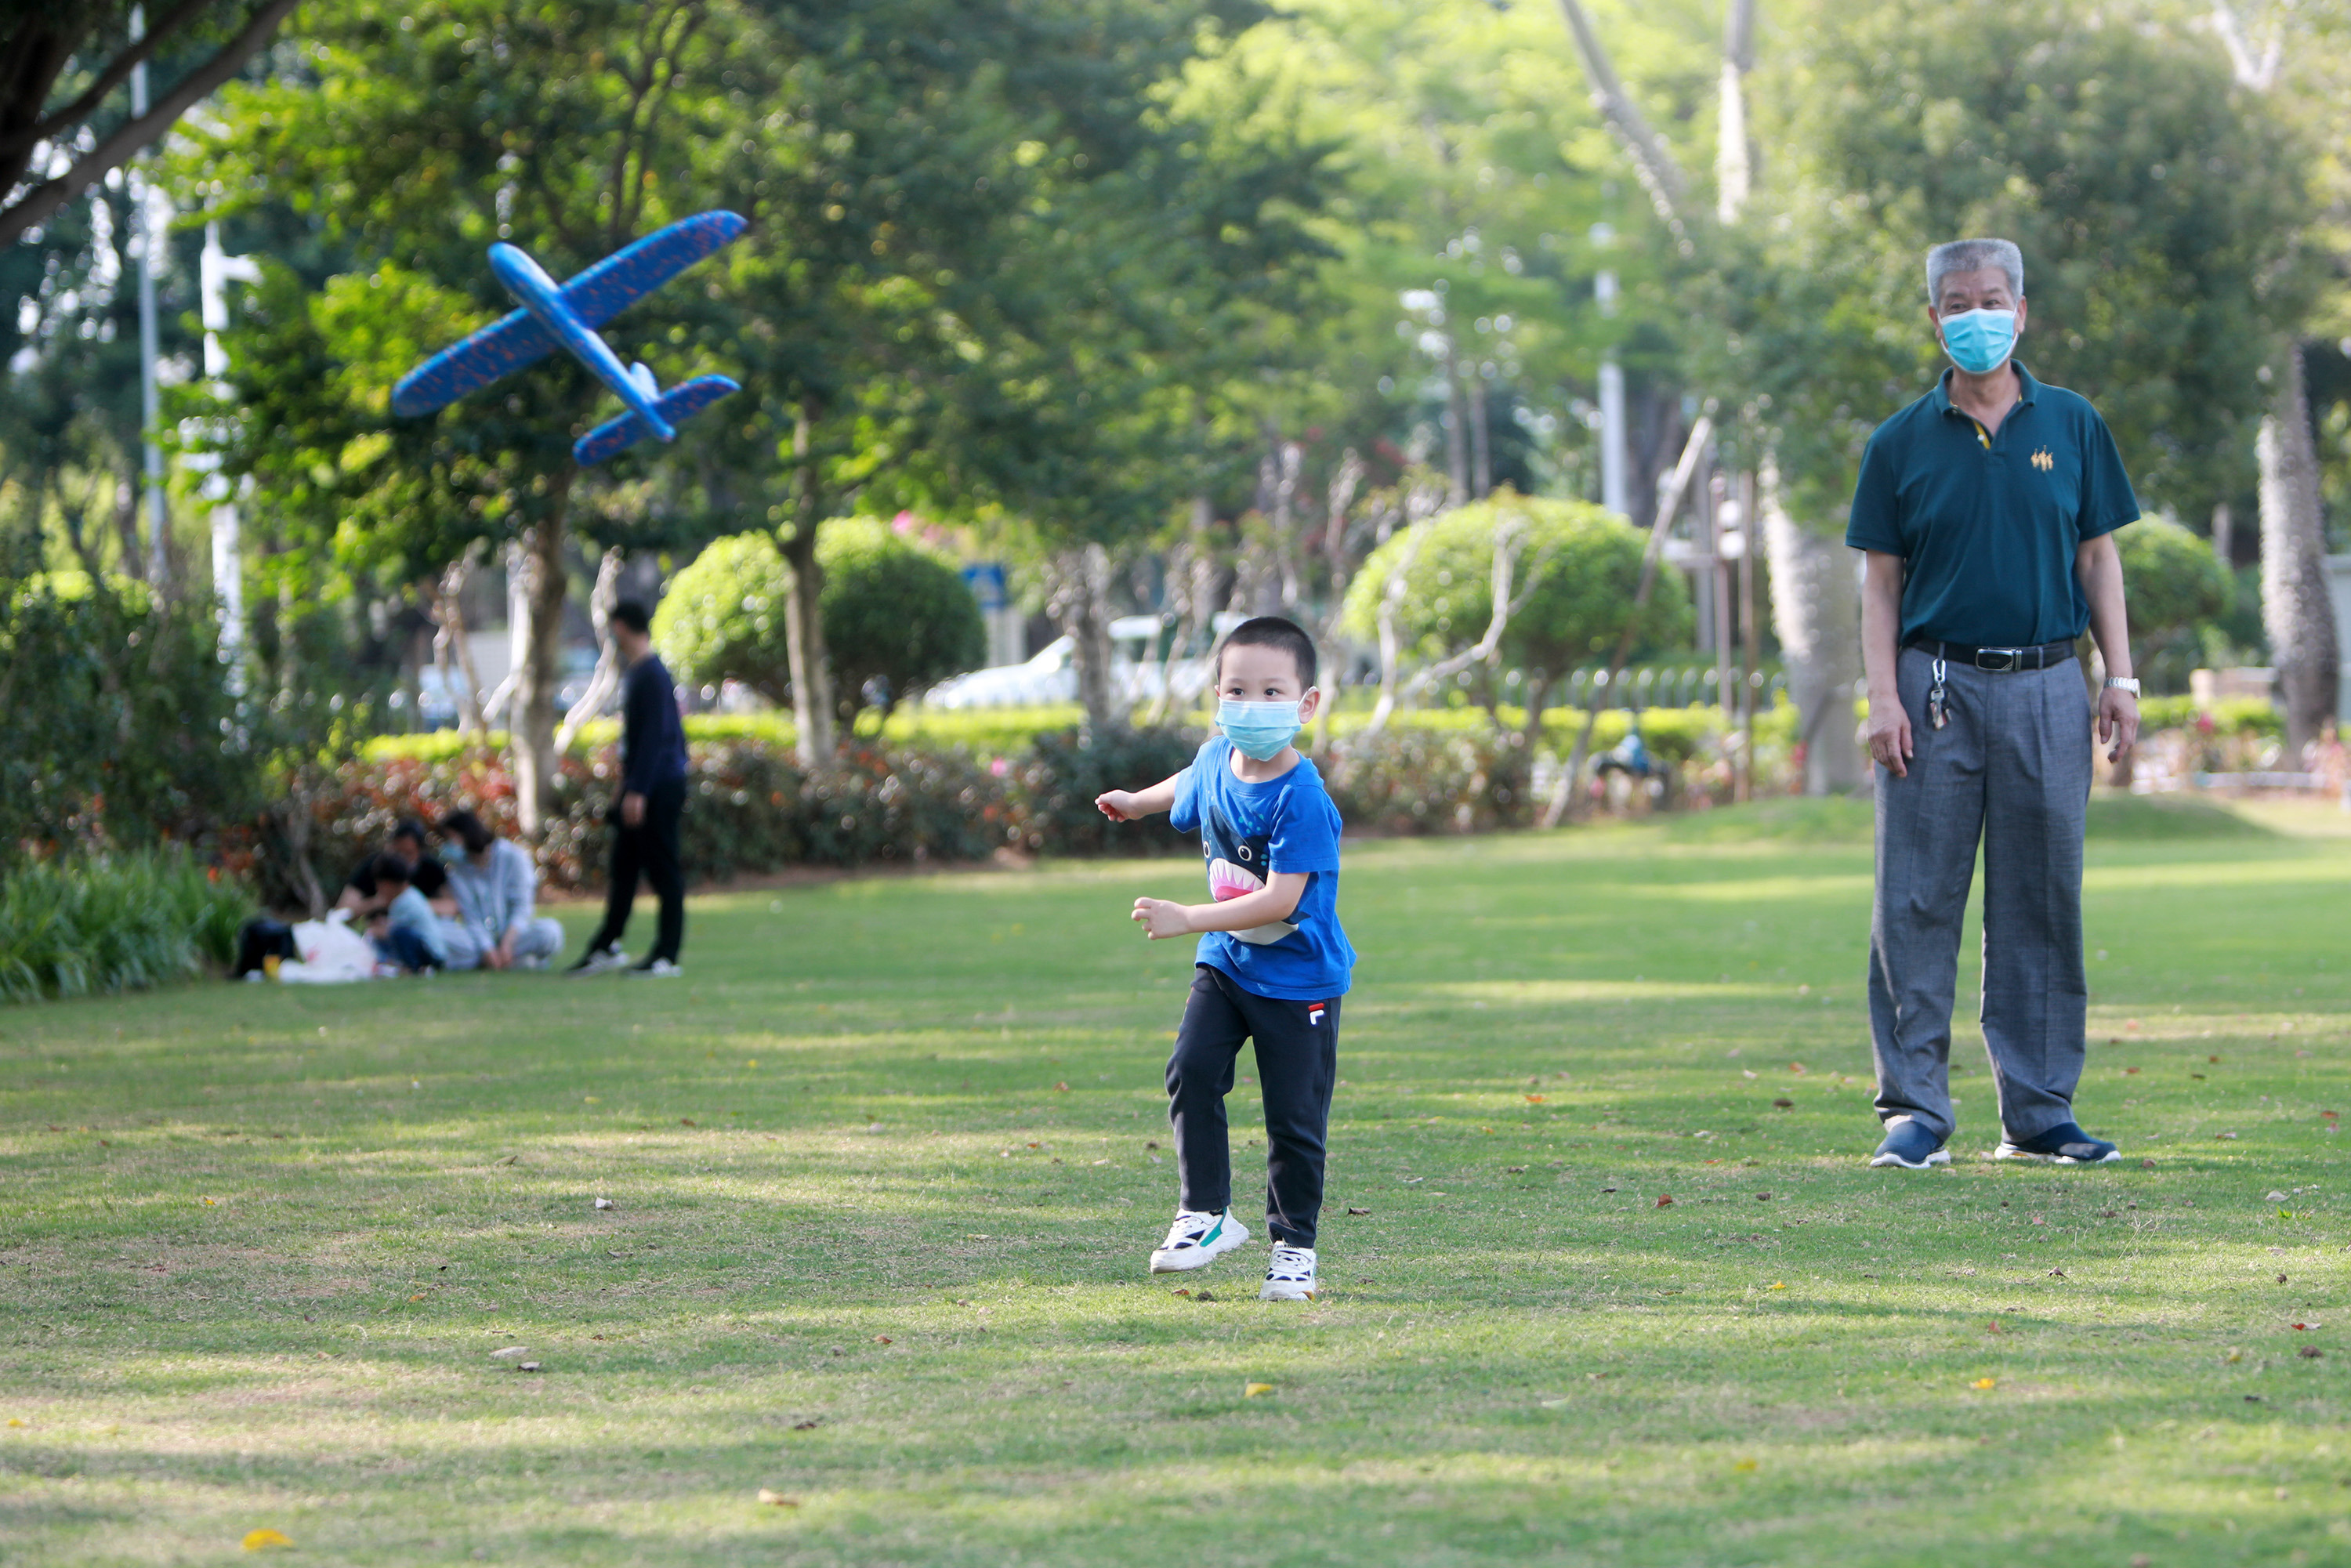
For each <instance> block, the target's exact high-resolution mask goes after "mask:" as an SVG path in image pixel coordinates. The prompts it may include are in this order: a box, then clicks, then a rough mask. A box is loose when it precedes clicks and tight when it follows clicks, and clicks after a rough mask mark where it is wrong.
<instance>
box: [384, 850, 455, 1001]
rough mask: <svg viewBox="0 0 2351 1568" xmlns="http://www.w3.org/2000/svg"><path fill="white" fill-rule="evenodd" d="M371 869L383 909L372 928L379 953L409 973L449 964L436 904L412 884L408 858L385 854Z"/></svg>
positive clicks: (440, 967) (445, 941)
mask: <svg viewBox="0 0 2351 1568" xmlns="http://www.w3.org/2000/svg"><path fill="white" fill-rule="evenodd" d="M369 869H370V870H371V872H372V873H374V878H375V896H376V903H377V904H378V907H379V909H380V910H381V913H380V914H379V915H377V916H376V920H375V922H374V923H373V925H371V929H370V931H369V935H370V936H371V937H373V938H374V941H375V952H376V956H377V957H378V958H381V960H382V961H383V962H385V963H387V964H397V965H399V966H400V967H402V969H404V970H406V971H408V972H409V973H410V974H416V973H420V972H422V971H423V970H426V969H442V968H446V967H448V965H449V946H448V939H447V938H446V937H444V936H442V934H441V922H440V921H439V920H438V919H436V918H435V917H434V914H433V905H432V904H430V903H429V902H427V900H426V899H425V896H424V894H422V893H420V892H418V891H417V890H416V889H415V888H414V887H412V886H411V885H409V883H410V879H411V877H412V876H413V873H412V872H410V870H409V868H408V862H406V861H404V860H402V859H401V858H400V857H399V856H398V855H394V854H382V855H378V856H377V857H376V859H375V864H374V865H373V866H372V867H371V868H369Z"/></svg>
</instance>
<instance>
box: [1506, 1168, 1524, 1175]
mask: <svg viewBox="0 0 2351 1568" xmlns="http://www.w3.org/2000/svg"><path fill="white" fill-rule="evenodd" d="M1502 1174H1503V1175H1504V1176H1524V1175H1526V1174H1527V1167H1526V1166H1503V1167H1502Z"/></svg>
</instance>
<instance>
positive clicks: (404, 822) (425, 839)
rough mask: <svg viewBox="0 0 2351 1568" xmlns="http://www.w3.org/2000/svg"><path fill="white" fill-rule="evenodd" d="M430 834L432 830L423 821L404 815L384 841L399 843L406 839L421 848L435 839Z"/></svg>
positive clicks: (393, 825)
mask: <svg viewBox="0 0 2351 1568" xmlns="http://www.w3.org/2000/svg"><path fill="white" fill-rule="evenodd" d="M430 835H431V830H429V829H427V828H426V827H425V825H424V824H423V823H422V822H420V821H417V820H416V819H415V818H413V817H402V819H401V820H400V821H397V822H394V823H393V824H392V831H391V832H389V833H387V834H385V835H384V842H386V843H398V842H399V841H401V840H402V839H406V840H408V841H410V842H412V843H413V844H414V845H415V846H416V847H417V848H418V849H420V850H421V849H423V848H424V846H425V845H427V844H429V843H431V842H432V841H433V840H432V837H431V836H430Z"/></svg>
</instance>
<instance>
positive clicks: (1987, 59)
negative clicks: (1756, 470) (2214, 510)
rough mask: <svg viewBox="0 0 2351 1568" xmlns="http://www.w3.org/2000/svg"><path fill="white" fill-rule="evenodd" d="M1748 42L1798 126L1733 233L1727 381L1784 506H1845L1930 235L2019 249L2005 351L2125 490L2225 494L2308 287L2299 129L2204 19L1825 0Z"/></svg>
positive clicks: (2188, 498) (1912, 305)
mask: <svg viewBox="0 0 2351 1568" xmlns="http://www.w3.org/2000/svg"><path fill="white" fill-rule="evenodd" d="M1791 42H1792V44H1793V45H1794V47H1792V48H1790V49H1787V50H1784V51H1781V52H1778V53H1776V54H1774V55H1771V56H1769V57H1767V62H1766V64H1765V67H1764V68H1763V71H1762V72H1761V80H1760V81H1759V84H1758V87H1759V90H1758V93H1757V98H1758V99H1759V101H1760V102H1762V103H1765V104H1769V103H1771V102H1774V101H1776V102H1779V103H1782V104H1784V105H1786V106H1787V110H1786V112H1785V113H1784V115H1783V116H1782V120H1781V121H1780V123H1778V124H1776V125H1774V124H1769V123H1767V124H1766V125H1765V126H1763V127H1762V128H1761V130H1762V132H1763V134H1764V135H1765V139H1766V141H1767V142H1768V141H1771V139H1772V138H1773V137H1784V138H1786V139H1787V140H1788V141H1790V142H1791V144H1792V145H1793V146H1795V147H1797V148H1798V149H1800V150H1801V151H1800V152H1799V153H1798V154H1797V157H1796V159H1795V160H1794V163H1795V167H1794V168H1793V169H1792V170H1790V171H1789V172H1790V173H1791V174H1792V176H1793V178H1792V179H1787V180H1783V181H1782V183H1781V184H1780V186H1779V188H1778V189H1777V191H1776V193H1774V195H1773V207H1774V208H1776V210H1771V209H1765V210H1761V211H1759V212H1757V213H1756V214H1752V215H1751V216H1750V221H1749V222H1748V223H1747V224H1746V225H1744V228H1743V230H1742V236H1741V237H1738V238H1735V239H1734V242H1733V243H1734V246H1735V247H1736V248H1734V249H1733V250H1732V251H1730V252H1729V253H1728V255H1727V260H1726V265H1725V267H1724V268H1723V274H1722V276H1723V283H1724V287H1725V289H1726V293H1727V306H1726V310H1725V316H1726V324H1727V325H1728V327H1729V329H1730V330H1729V339H1728V349H1727V352H1726V354H1725V357H1724V358H1723V360H1722V361H1721V362H1720V364H1719V369H1720V370H1721V371H1722V372H1723V373H1724V376H1725V380H1726V383H1727V384H1729V385H1731V386H1734V387H1737V388H1739V389H1740V395H1741V396H1742V397H1743V398H1745V399H1749V400H1752V401H1753V404H1754V409H1755V413H1756V419H1757V423H1758V425H1759V427H1760V428H1759V434H1762V435H1764V436H1765V437H1767V438H1768V439H1769V440H1770V441H1771V443H1772V444H1774V445H1775V446H1776V448H1777V450H1778V452H1779V455H1780V461H1781V465H1782V472H1783V474H1784V475H1785V476H1787V477H1788V479H1789V480H1790V481H1791V484H1792V487H1793V492H1794V497H1795V501H1796V507H1795V509H1796V513H1797V515H1798V516H1799V517H1806V518H1812V519H1827V518H1830V517H1840V516H1842V509H1843V503H1844V501H1845V500H1846V499H1847V498H1848V497H1849V496H1850V492H1851V486H1852V476H1853V473H1854V471H1855V465H1856V463H1857V459H1858V457H1859V453H1860V446H1861V444H1862V442H1863V441H1864V440H1865V438H1866V437H1867V434H1868V433H1869V431H1870V429H1871V428H1873V427H1874V426H1875V425H1876V423H1877V422H1878V421H1880V420H1882V419H1884V418H1885V417H1886V416H1887V415H1888V414H1890V413H1894V412H1895V411H1896V409H1898V408H1900V407H1901V406H1902V405H1903V404H1905V403H1907V402H1909V401H1910V400H1911V399H1913V398H1915V397H1917V395H1918V394H1919V392H1922V391H1924V390H1925V389H1926V387H1927V386H1928V384H1930V382H1931V381H1932V379H1933V377H1934V375H1935V374H1937V373H1938V371H1939V370H1940V369H1941V366H1942V361H1941V356H1940V354H1939V351H1938V349H1937V347H1936V345H1935V342H1934V340H1933V337H1932V334H1931V330H1930V328H1929V326H1928V320H1927V317H1926V314H1925V310H1924V308H1923V307H1924V298H1925V270H1924V262H1925V252H1926V250H1927V247H1928V246H1930V245H1932V244H1934V243H1936V242H1938V241H1940V240H1946V239H1956V238H1960V237H1963V236H1967V235H2003V236H2005V237H2008V238H2011V239H2013V240H2015V241H2016V242H2017V243H2018V245H2019V246H2022V249H2023V252H2024V269H2025V293H2026V296H2027V298H2029V299H2030V301H2031V316H2030V319H2029V321H2028V323H2027V327H2026V330H2025V333H2024V336H2023V339H2022V342H2021V344H2020V347H2019V356H2020V358H2022V360H2024V361H2026V362H2027V363H2029V364H2030V365H2031V366H2032V371H2033V373H2034V374H2035V375H2037V376H2040V377H2041V378H2042V379H2043V380H2044V381H2047V382H2052V383H2054V384H2057V385H2063V386H2067V387H2071V388H2073V389H2074V391H2077V392H2082V393H2083V394H2084V395H2085V396H2087V397H2089V398H2090V399H2092V400H2093V401H2094V402H2096V403H2097V405H2098V407H2099V410H2100V412H2101V413H2104V414H2105V417H2106V420H2107V422H2108V423H2110V424H2111V425H2112V426H2113V427H2114V430H2115V434H2116V438H2117V440H2118V441H2119V442H2120V443H2121V445H2122V450H2123V452H2124V455H2125V457H2126V461H2127V462H2128V463H2129V465H2130V467H2131V471H2132V476H2133V478H2134V479H2135V480H2136V481H2137V483H2138V486H2139V488H2140V494H2141V497H2142V499H2145V500H2148V501H2151V502H2153V503H2155V504H2158V505H2161V506H2165V507H2170V508H2172V509H2175V510H2177V511H2179V512H2181V513H2183V514H2186V515H2190V516H2200V515H2202V513H2203V512H2204V511H2206V510H2208V509H2209V508H2210V506H2211V505H2212V504H2213V503H2214V502H2215V501H2218V500H2222V499H2228V498H2231V497H2235V496H2236V495H2238V494H2239V493H2240V490H2241V487H2242V486H2244V484H2245V481H2246V480H2247V478H2248V477H2249V476H2250V472H2251V469H2250V457H2251V446H2252V441H2251V436H2252V429H2253V426H2254V424H2255V423H2257V421H2258V419H2259V417H2260V413H2261V412H2262V405H2263V403H2264V402H2265V401H2266V398H2267V392H2265V390H2264V388H2263V386H2262V382H2260V380H2259V379H2258V376H2257V372H2258V371H2259V370H2260V368H2261V366H2262V364H2263V362H2264V361H2266V360H2267V359H2268V358H2269V356H2270V355H2271V354H2272V353H2273V351H2274V348H2275V344H2276V342H2277V340H2278V336H2279V334H2280V332H2281V330H2283V329H2287V328H2289V327H2290V326H2291V325H2292V323H2293V322H2294V320H2295V319H2297V314H2298V312H2300V311H2301V310H2303V309H2304V308H2305V307H2306V305H2307V303H2308V298H2309V288H2308V277H2307V274H2306V272H2305V270H2304V267H2303V264H2302V263H2301V262H2300V261H2299V260H2298V259H2297V253H2296V249H2295V246H2296V244H2297V236H2298V235H2300V234H2301V232H2302V230H2303V229H2304V226H2305V225H2306V224H2307V223H2308V222H2309V221H2310V220H2311V218H2312V216H2313V214H2314V206H2313V200H2312V195H2311V193H2310V191H2309V189H2308V184H2307V175H2306V173H2305V169H2306V159H2305V152H2306V151H2307V150H2306V148H2305V147H2304V146H2303V145H2302V144H2301V142H2300V141H2299V140H2298V139H2297V138H2296V137H2295V136H2294V134H2293V133H2292V132H2291V131H2290V130H2289V129H2288V128H2287V127H2286V125H2285V124H2284V123H2283V121H2282V120H2281V119H2280V118H2279V116H2278V113H2277V112H2276V110H2275V109H2274V107H2273V105H2272V104H2271V103H2270V102H2268V101H2267V100H2265V99H2263V98H2262V97H2261V96H2260V95H2256V94H2250V93H2245V92H2242V91H2240V90H2238V89H2236V88H2235V87H2234V86H2233V85H2232V82H2231V75H2230V68H2229V63H2228V59H2227V57H2226V56H2225V54H2224V53H2223V52H2222V51H2221V50H2220V48H2219V47H2216V46H2215V44H2214V42H2213V40H2212V39H2211V37H2209V36H2206V35H2198V34H2193V33H2189V32H2188V31H2186V30H2182V29H2173V28H2166V27H2159V26H2149V25H2145V24H2143V23H2142V22H2141V21H2140V20H2139V19H2137V18H2136V17H2125V16H2121V15H2119V14H2113V13H2106V14H2098V13H2092V12H2085V10H2084V9H2083V8H2081V7H2078V6H2073V5H2054V4H2043V5H2000V6H1994V5H1982V6H1977V7H1973V8H1970V11H1969V13H1968V21H1967V23H1966V24H1965V25H1964V26H1952V14H1951V11H1950V8H1949V6H1948V5H1941V4H1939V3H1937V0H1885V3H1883V4H1877V5H1869V6H1866V7H1851V6H1829V5H1823V6H1820V7H1818V8H1817V9H1815V10H1814V11H1813V12H1812V13H1811V15H1810V17H1809V19H1808V25H1807V26H1804V27H1803V28H1802V29H1801V30H1800V31H1799V32H1798V33H1797V34H1796V36H1795V37H1793V38H1792V39H1791Z"/></svg>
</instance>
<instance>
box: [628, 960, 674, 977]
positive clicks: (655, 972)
mask: <svg viewBox="0 0 2351 1568" xmlns="http://www.w3.org/2000/svg"><path fill="white" fill-rule="evenodd" d="M627 973H628V974H629V975H630V976H631V977H633V978H640V979H647V980H674V979H676V978H677V977H679V976H680V975H683V974H684V973H685V971H684V969H681V968H679V967H677V966H676V965H675V964H673V963H671V962H670V961H669V960H668V959H667V958H655V959H653V960H652V961H650V962H648V963H643V964H639V965H638V966H637V967H635V968H633V969H631V970H629V971H627Z"/></svg>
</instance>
